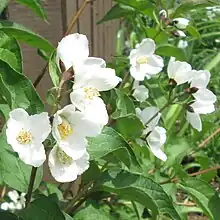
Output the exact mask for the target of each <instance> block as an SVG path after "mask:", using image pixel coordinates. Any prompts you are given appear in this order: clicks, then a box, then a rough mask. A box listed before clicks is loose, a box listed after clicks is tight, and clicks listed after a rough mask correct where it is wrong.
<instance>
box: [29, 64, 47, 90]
mask: <svg viewBox="0 0 220 220" xmlns="http://www.w3.org/2000/svg"><path fill="white" fill-rule="evenodd" d="M47 68H48V63H46V65H45V67H44V68H43V70H42V72H41V74H40V75H39V76H38V77H37V79H36V80H35V81H34V83H33V85H34V87H35V88H36V87H37V86H38V84H39V83H40V81H41V80H42V79H43V77H44V75H45V73H46V72H47Z"/></svg>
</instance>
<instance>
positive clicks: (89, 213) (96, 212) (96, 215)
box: [73, 205, 111, 220]
mask: <svg viewBox="0 0 220 220" xmlns="http://www.w3.org/2000/svg"><path fill="white" fill-rule="evenodd" d="M73 219H74V220H98V219H100V220H109V219H111V218H110V215H108V214H107V213H106V212H104V211H103V210H102V209H101V208H95V207H94V206H93V205H88V206H86V207H85V208H83V209H81V210H79V211H78V212H77V213H76V214H75V215H74V217H73Z"/></svg>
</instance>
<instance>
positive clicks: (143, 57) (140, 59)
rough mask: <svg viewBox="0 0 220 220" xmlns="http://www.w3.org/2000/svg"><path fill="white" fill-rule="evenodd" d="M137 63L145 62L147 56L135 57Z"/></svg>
mask: <svg viewBox="0 0 220 220" xmlns="http://www.w3.org/2000/svg"><path fill="white" fill-rule="evenodd" d="M137 63H138V64H146V63H147V57H146V56H139V57H138V58H137Z"/></svg>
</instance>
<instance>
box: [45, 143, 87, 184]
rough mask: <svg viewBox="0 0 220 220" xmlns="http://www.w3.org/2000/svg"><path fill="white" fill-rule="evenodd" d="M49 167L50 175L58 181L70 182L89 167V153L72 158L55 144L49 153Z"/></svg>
mask: <svg viewBox="0 0 220 220" xmlns="http://www.w3.org/2000/svg"><path fill="white" fill-rule="evenodd" d="M49 168H50V172H51V174H52V176H53V177H54V179H55V180H56V181H58V182H72V181H74V180H75V179H76V178H77V176H78V175H81V174H82V173H83V172H84V171H86V170H87V169H88V168H89V154H88V153H87V152H85V153H84V154H83V155H82V157H80V158H78V159H74V158H72V157H70V156H68V155H67V154H66V153H65V152H64V151H63V150H62V149H61V148H59V147H58V146H55V147H54V148H53V149H52V150H51V152H50V154H49Z"/></svg>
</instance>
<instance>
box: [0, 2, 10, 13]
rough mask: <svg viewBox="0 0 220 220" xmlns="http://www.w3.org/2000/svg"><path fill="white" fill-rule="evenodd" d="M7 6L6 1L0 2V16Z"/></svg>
mask: <svg viewBox="0 0 220 220" xmlns="http://www.w3.org/2000/svg"><path fill="white" fill-rule="evenodd" d="M7 5H8V0H1V2H0V14H1V13H2V11H3V10H4V9H5V8H6V6H7Z"/></svg>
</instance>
